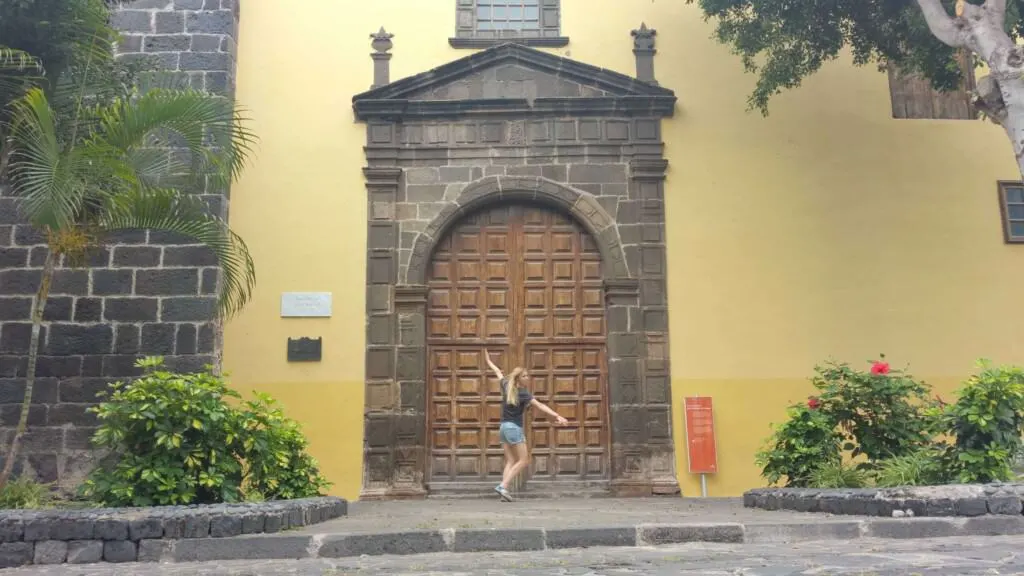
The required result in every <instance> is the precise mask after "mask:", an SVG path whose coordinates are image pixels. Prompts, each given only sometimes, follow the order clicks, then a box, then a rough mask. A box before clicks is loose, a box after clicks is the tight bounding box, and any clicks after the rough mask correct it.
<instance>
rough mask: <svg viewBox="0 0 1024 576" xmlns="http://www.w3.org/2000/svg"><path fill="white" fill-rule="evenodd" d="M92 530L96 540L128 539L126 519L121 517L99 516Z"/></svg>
mask: <svg viewBox="0 0 1024 576" xmlns="http://www.w3.org/2000/svg"><path fill="white" fill-rule="evenodd" d="M93 530H94V532H93V533H94V534H95V538H96V539H98V540H109V541H116V540H127V539H128V521H127V520H125V519H122V518H99V519H97V520H96V523H95V524H94V525H93Z"/></svg>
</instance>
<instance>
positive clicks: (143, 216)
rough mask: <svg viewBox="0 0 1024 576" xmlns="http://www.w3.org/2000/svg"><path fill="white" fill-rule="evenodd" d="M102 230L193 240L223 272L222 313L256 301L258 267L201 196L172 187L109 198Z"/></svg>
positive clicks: (227, 314) (233, 312)
mask: <svg viewBox="0 0 1024 576" xmlns="http://www.w3.org/2000/svg"><path fill="white" fill-rule="evenodd" d="M109 199H110V202H109V203H108V205H107V206H106V209H105V211H104V213H103V214H102V215H101V217H100V219H99V225H100V228H101V229H102V230H104V231H107V232H115V231H118V230H144V229H149V230H161V231H165V232H174V233H177V234H181V235H183V236H187V237H189V238H193V239H195V240H196V241H197V242H199V243H201V244H204V245H206V246H207V247H208V248H209V249H210V250H211V251H212V252H213V253H214V255H215V256H216V258H217V261H218V263H219V265H220V271H221V287H220V295H219V309H220V312H221V313H222V314H224V315H225V316H231V315H233V314H235V313H237V312H238V311H239V310H241V309H242V308H243V307H244V306H245V305H246V304H247V303H248V302H249V300H250V299H251V298H252V292H253V289H254V288H255V285H256V267H255V264H254V262H253V259H252V255H251V254H250V253H249V248H248V247H247V246H246V244H245V242H244V241H243V240H242V238H241V237H239V236H238V235H237V234H235V233H234V232H233V231H232V230H231V229H230V228H229V227H228V225H227V222H225V221H224V220H222V219H221V218H218V217H216V216H213V215H211V214H209V212H208V209H207V206H206V203H205V202H203V201H202V200H201V199H200V198H199V197H197V196H194V195H190V194H183V193H181V192H179V191H177V190H168V189H136V190H133V191H130V192H124V193H119V194H116V195H112V196H110V197H109Z"/></svg>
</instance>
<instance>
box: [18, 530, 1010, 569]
mask: <svg viewBox="0 0 1024 576" xmlns="http://www.w3.org/2000/svg"><path fill="white" fill-rule="evenodd" d="M136 574H139V575H145V576H285V575H294V576H344V575H353V576H435V575H442V574H444V575H448V576H484V575H486V576H635V575H651V576H670V575H676V574H684V575H686V574H702V575H720V574H721V575H724V574H729V575H751V576H783V575H788V574H813V575H821V576H825V575H833V576H838V575H862V576H868V575H871V576H889V575H893V576H895V575H908V574H914V575H918V574H919V575H921V576H933V575H934V576H938V575H942V576H945V575H953V574H957V575H971V576H974V575H982V574H985V575H1004V574H1022V575H1024V537H1022V536H1013V537H998V538H995V537H989V538H945V539H932V540H905V541H893V540H887V541H880V540H858V541H852V542H839V541H834V542H808V543H801V544H792V545H749V544H747V545H712V544H687V545H681V546H663V547H658V548H594V549H589V550H561V551H553V550H552V551H545V552H529V553H526V552H514V553H486V554H458V555H456V554H433V555H422V556H404V557H403V556H378V557H363V558H351V559H345V560H334V561H329V560H298V561H260V562H244V561H243V562H218V563H211V564H162V565H155V564H148V565H147V564H133V565H128V564H124V565H110V564H107V565H93V566H67V565H63V566H50V567H47V566H39V567H27V568H18V569H12V570H6V571H5V570H0V576H127V575H136Z"/></svg>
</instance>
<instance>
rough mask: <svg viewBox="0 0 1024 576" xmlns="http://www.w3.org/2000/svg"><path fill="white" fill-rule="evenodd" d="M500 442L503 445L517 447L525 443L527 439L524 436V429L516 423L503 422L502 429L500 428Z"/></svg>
mask: <svg viewBox="0 0 1024 576" xmlns="http://www.w3.org/2000/svg"><path fill="white" fill-rule="evenodd" d="M498 440H500V441H501V443H502V444H509V445H511V446H515V445H516V444H523V443H525V442H526V437H525V435H524V434H523V428H522V427H521V426H519V425H518V424H516V423H515V422H502V423H501V428H498Z"/></svg>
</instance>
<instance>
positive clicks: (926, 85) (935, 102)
mask: <svg viewBox="0 0 1024 576" xmlns="http://www.w3.org/2000/svg"><path fill="white" fill-rule="evenodd" d="M960 67H961V70H962V71H963V73H964V78H965V80H966V81H965V82H964V85H963V86H961V87H960V89H959V90H954V91H951V92H939V91H938V90H936V89H934V88H932V84H931V82H930V81H929V80H928V79H926V78H924V77H922V76H920V75H918V74H905V73H903V72H902V71H900V70H899V69H898V68H896V67H895V66H889V67H888V69H889V70H888V72H889V96H890V98H891V99H892V117H893V118H902V119H918V120H974V119H975V118H976V117H977V112H976V110H975V109H974V106H973V105H972V104H971V94H972V93H973V91H974V87H975V86H974V81H975V77H974V60H973V58H972V57H971V55H970V54H967V53H964V54H963V55H962V56H961V57H960Z"/></svg>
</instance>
